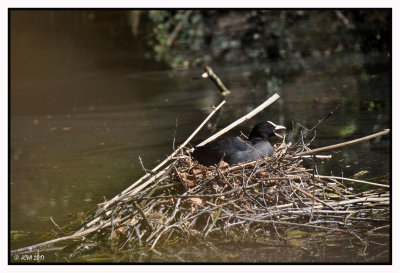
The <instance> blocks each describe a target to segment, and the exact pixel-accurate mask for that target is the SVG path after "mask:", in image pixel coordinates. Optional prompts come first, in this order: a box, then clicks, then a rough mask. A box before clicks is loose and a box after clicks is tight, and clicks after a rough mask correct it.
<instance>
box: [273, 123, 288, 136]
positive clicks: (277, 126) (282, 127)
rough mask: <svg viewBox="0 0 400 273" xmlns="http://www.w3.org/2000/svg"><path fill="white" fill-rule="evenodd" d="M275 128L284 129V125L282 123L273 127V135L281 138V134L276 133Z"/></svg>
mask: <svg viewBox="0 0 400 273" xmlns="http://www.w3.org/2000/svg"><path fill="white" fill-rule="evenodd" d="M277 130H286V127H285V126H282V125H275V128H274V133H275V135H276V136H277V137H279V138H283V136H281V135H280V134H278V133H277V132H276V131H277Z"/></svg>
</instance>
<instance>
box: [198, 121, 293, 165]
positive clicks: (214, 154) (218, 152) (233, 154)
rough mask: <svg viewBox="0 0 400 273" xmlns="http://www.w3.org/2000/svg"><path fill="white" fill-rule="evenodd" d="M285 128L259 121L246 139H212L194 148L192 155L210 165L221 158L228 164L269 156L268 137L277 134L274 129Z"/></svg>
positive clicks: (271, 152) (270, 147)
mask: <svg viewBox="0 0 400 273" xmlns="http://www.w3.org/2000/svg"><path fill="white" fill-rule="evenodd" d="M281 129H286V128H285V127H284V126H280V125H275V124H274V123H273V122H271V121H267V122H261V123H258V124H257V125H256V126H254V128H253V130H252V131H251V133H250V135H249V139H248V140H244V139H239V138H238V137H229V138H224V139H220V140H215V141H212V142H210V143H208V144H206V145H204V146H201V147H198V148H195V150H194V152H193V157H194V158H195V159H197V161H199V163H200V164H203V165H205V166H211V165H215V164H218V163H219V162H221V160H223V161H225V162H226V163H228V164H229V165H232V164H237V163H241V162H246V161H254V160H257V159H260V158H263V155H264V156H271V155H273V153H274V149H273V148H272V146H271V143H269V142H268V138H269V137H272V136H277V137H279V138H282V136H281V135H279V134H277V133H276V132H275V131H276V130H281Z"/></svg>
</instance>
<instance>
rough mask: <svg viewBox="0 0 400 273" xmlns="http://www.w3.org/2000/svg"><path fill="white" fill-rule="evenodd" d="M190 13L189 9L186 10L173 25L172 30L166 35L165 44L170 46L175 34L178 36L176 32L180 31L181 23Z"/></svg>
mask: <svg viewBox="0 0 400 273" xmlns="http://www.w3.org/2000/svg"><path fill="white" fill-rule="evenodd" d="M191 13H192V11H191V10H187V11H186V12H185V13H184V14H183V16H182V18H181V20H180V21H179V23H178V24H177V25H176V26H175V28H174V30H173V31H172V33H171V34H170V35H169V36H168V39H167V46H171V45H172V43H173V42H174V41H175V39H176V36H178V33H179V32H180V31H181V29H182V27H183V23H184V22H185V20H186V18H187V17H188V16H189V15H190V14H191Z"/></svg>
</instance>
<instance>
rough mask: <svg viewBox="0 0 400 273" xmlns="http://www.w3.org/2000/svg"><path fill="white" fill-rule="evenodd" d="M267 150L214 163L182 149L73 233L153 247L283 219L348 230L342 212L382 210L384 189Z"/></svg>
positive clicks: (282, 149)
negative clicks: (243, 159)
mask: <svg viewBox="0 0 400 273" xmlns="http://www.w3.org/2000/svg"><path fill="white" fill-rule="evenodd" d="M275 149H276V152H275V154H274V156H272V157H270V158H265V159H262V160H258V161H256V162H250V163H246V164H238V165H235V166H228V164H226V163H225V162H221V164H219V166H215V167H205V166H202V165H200V164H198V163H197V162H196V161H193V159H192V158H191V156H190V153H189V152H188V151H186V152H185V153H183V152H182V153H181V154H180V155H179V156H177V157H176V159H175V160H174V162H173V163H172V164H171V165H170V166H169V168H168V169H167V170H166V171H165V173H164V174H163V175H162V176H160V177H158V178H157V181H156V182H155V183H154V184H153V185H151V186H149V187H147V188H145V189H144V190H142V191H140V193H138V194H135V195H129V194H126V197H124V198H122V199H120V200H119V201H117V202H114V203H113V204H111V205H110V206H109V207H107V210H101V209H100V210H98V212H97V213H96V215H93V216H92V218H91V219H90V220H92V221H90V222H89V223H88V224H87V225H86V226H85V227H83V228H82V229H81V230H80V231H79V232H80V233H85V232H87V231H88V230H90V229H92V228H95V229H97V230H98V231H101V232H97V233H93V234H92V235H91V236H95V238H94V237H92V239H93V240H95V241H99V240H100V241H105V242H110V243H111V244H112V245H113V246H114V247H117V248H118V249H120V250H122V249H124V248H125V247H129V248H134V247H141V246H147V247H151V248H154V247H155V246H156V244H158V243H161V242H163V241H164V242H165V241H173V240H175V239H177V238H179V239H187V238H190V237H207V236H221V235H223V236H232V235H240V236H241V235H245V234H246V233H252V232H255V231H260V230H261V231H263V230H264V231H265V230H268V231H270V230H271V228H272V229H273V230H276V232H278V230H279V229H281V228H282V227H285V226H289V225H290V226H298V227H302V228H303V227H305V228H309V229H320V230H321V229H322V230H336V231H338V230H342V231H346V230H347V231H349V232H352V229H353V228H354V227H352V229H350V228H349V227H348V226H347V224H348V223H350V222H351V220H349V219H350V216H351V218H352V219H353V218H355V217H357V219H362V218H364V219H368V218H369V217H370V215H371V213H374V214H376V212H379V211H380V212H382V211H387V210H385V209H384V208H385V207H387V205H388V203H389V192H386V191H382V190H377V191H375V190H372V191H368V192H362V193H358V194H355V193H353V192H352V191H350V190H349V189H348V188H347V187H346V186H345V185H344V184H343V183H341V182H340V181H338V180H337V179H335V178H331V177H324V178H321V176H318V175H315V174H314V171H315V170H313V169H306V168H304V167H303V166H302V161H303V159H302V158H300V157H298V158H296V157H293V156H289V155H288V153H287V149H288V146H287V145H286V144H284V143H282V144H281V145H280V146H279V147H278V148H276V147H275ZM154 175H155V174H153V176H154ZM338 217H339V218H341V219H342V220H343V221H342V224H341V225H338V221H337V218H338ZM332 219H335V221H334V222H333V221H329V220H332ZM93 221H95V222H96V225H94V226H93V227H92V225H91V223H92V222H93ZM349 226H350V225H349ZM258 233H259V232H258ZM78 234H79V233H78ZM78 234H77V235H78ZM261 234H262V232H261ZM267 234H268V233H265V236H267ZM91 236H87V238H90V237H91Z"/></svg>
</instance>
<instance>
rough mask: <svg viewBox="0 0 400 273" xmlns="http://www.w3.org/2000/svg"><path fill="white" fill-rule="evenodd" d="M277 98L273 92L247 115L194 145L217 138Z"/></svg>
mask: <svg viewBox="0 0 400 273" xmlns="http://www.w3.org/2000/svg"><path fill="white" fill-rule="evenodd" d="M277 99H279V95H278V94H276V93H275V94H274V95H273V96H272V97H270V98H269V99H268V100H266V101H265V102H264V103H263V104H261V105H260V106H258V107H257V108H255V109H254V110H253V111H251V112H250V113H248V114H247V115H245V116H243V117H241V118H240V119H238V120H236V121H235V122H233V123H231V124H230V125H229V126H227V127H225V128H224V129H222V130H221V131H219V132H218V133H216V134H214V135H212V136H211V137H209V138H207V139H206V140H204V141H203V142H201V143H200V144H198V145H197V146H196V147H200V146H203V145H205V144H207V143H209V142H211V141H213V140H214V139H217V138H218V137H220V136H221V135H223V134H225V133H226V132H228V131H229V130H231V129H232V128H234V127H236V126H238V125H239V124H241V123H243V122H244V121H246V120H249V119H251V118H252V117H254V116H255V115H257V114H258V113H259V112H261V111H262V110H264V109H265V108H267V107H268V106H269V105H271V104H272V103H274V102H275V101H276V100H277Z"/></svg>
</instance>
